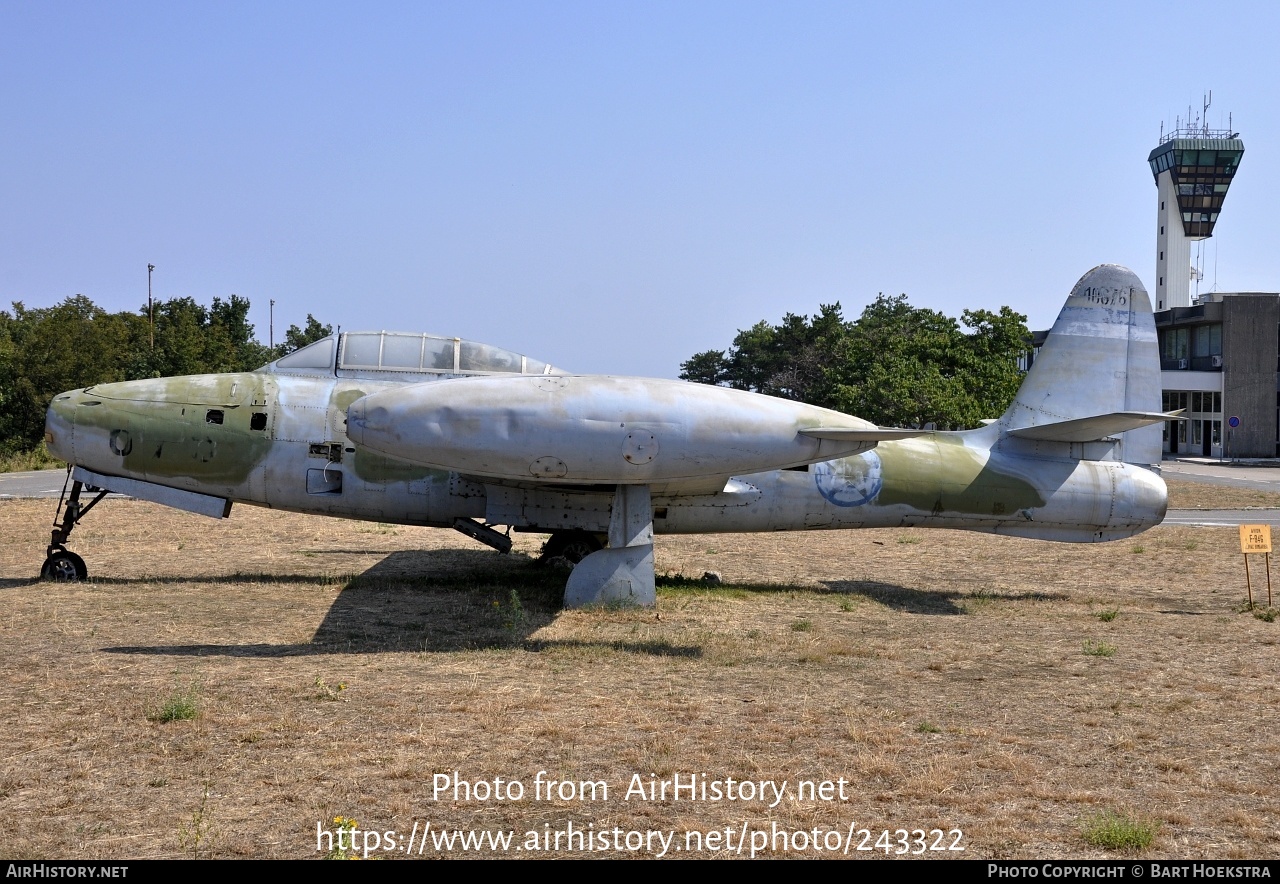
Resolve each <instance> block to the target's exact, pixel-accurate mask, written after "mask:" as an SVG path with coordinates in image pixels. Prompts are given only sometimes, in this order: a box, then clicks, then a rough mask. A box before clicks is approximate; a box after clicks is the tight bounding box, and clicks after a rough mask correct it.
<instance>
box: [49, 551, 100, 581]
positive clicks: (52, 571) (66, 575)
mask: <svg viewBox="0 0 1280 884" xmlns="http://www.w3.org/2000/svg"><path fill="white" fill-rule="evenodd" d="M88 576H89V569H88V568H86V567H85V564H84V559H82V558H80V557H79V556H78V555H76V554H75V553H73V552H70V551H69V550H65V549H61V550H58V551H56V552H52V553H50V554H49V558H47V559H45V560H44V565H43V566H42V567H41V568H40V579H41V580H53V581H56V582H58V583H66V582H69V581H73V580H84V579H85V578H86V577H88Z"/></svg>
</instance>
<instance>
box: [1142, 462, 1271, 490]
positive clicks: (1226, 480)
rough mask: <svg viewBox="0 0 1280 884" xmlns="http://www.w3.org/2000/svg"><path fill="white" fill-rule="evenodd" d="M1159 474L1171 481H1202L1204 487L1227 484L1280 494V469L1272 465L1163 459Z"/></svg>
mask: <svg viewBox="0 0 1280 884" xmlns="http://www.w3.org/2000/svg"><path fill="white" fill-rule="evenodd" d="M1160 472H1161V473H1162V474H1163V475H1165V476H1168V477H1170V478H1174V479H1187V480H1188V481H1191V482H1204V483H1206V484H1208V485H1231V486H1234V487H1236V488H1252V489H1254V490H1256V491H1280V466H1276V465H1274V464H1273V463H1266V464H1248V463H1223V464H1219V463H1199V462H1193V461H1183V460H1180V461H1173V460H1167V461H1165V462H1164V464H1163V465H1162V467H1161V469H1160Z"/></svg>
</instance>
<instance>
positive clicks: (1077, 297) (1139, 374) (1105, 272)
mask: <svg viewBox="0 0 1280 884" xmlns="http://www.w3.org/2000/svg"><path fill="white" fill-rule="evenodd" d="M1163 419H1165V418H1164V416H1162V415H1161V414H1160V352H1159V348H1158V347H1157V346H1156V326H1155V317H1154V316H1153V315H1152V313H1151V299H1150V298H1149V297H1148V296H1147V290H1146V289H1145V288H1143V286H1142V281H1141V280H1140V279H1138V276H1137V274H1135V273H1134V272H1133V271H1132V270H1129V269H1128V268H1126V267H1121V266H1120V265H1119V264H1103V265H1101V266H1098V267H1095V268H1093V269H1092V270H1090V271H1089V272H1088V273H1086V274H1085V275H1084V276H1082V277H1080V281H1079V282H1077V283H1076V285H1075V288H1073V289H1072V290H1071V294H1070V296H1068V298H1067V303H1066V304H1065V305H1064V306H1063V308H1062V312H1061V313H1059V314H1058V321H1057V322H1055V323H1054V324H1053V329H1052V331H1050V332H1049V337H1048V338H1047V339H1046V340H1045V342H1044V346H1043V347H1041V349H1040V353H1039V355H1038V356H1037V357H1036V360H1035V362H1034V363H1032V366H1031V370H1030V371H1028V372H1027V376H1026V378H1025V379H1024V380H1023V382H1022V386H1021V388H1019V390H1018V395H1017V396H1015V397H1014V400H1013V404H1012V405H1010V406H1009V410H1008V411H1006V412H1005V414H1004V417H1002V418H1001V419H1000V424H1001V426H1002V428H1003V429H1004V430H1005V432H1006V433H1008V434H1010V435H1014V436H1022V437H1024V438H1032V439H1054V440H1058V441H1081V440H1080V439H1079V438H1073V439H1069V438H1067V437H1068V436H1070V435H1072V434H1074V435H1075V436H1077V437H1078V436H1079V435H1080V434H1081V432H1082V429H1081V428H1091V429H1092V428H1097V429H1098V430H1099V432H1100V433H1101V432H1108V431H1109V432H1121V436H1120V438H1121V442H1120V444H1119V450H1118V454H1119V457H1120V459H1121V460H1123V461H1125V462H1127V463H1133V464H1156V463H1159V462H1160V456H1161V436H1160V427H1159V425H1158V424H1159V421H1161V420H1163ZM1068 421H1071V422H1074V425H1073V426H1071V427H1067V426H1063V427H1062V428H1061V429H1062V431H1063V432H1062V433H1057V432H1056V431H1055V429H1053V428H1052V427H1051V425H1054V424H1066V422H1068ZM1144 424H1145V426H1144ZM1126 427H1140V428H1139V429H1123V430H1122V428H1126ZM1032 428H1036V429H1032ZM1107 428H1110V429H1109V430H1108V429H1107ZM1085 435H1088V433H1087V432H1085Z"/></svg>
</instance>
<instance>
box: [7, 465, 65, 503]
mask: <svg viewBox="0 0 1280 884" xmlns="http://www.w3.org/2000/svg"><path fill="white" fill-rule="evenodd" d="M66 480H67V471H66V470H31V471H28V472H25V473H0V500H5V499H7V498H14V497H57V496H58V495H59V494H61V493H62V484H63V483H64V482H65V481H66Z"/></svg>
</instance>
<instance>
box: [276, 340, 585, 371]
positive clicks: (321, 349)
mask: <svg viewBox="0 0 1280 884" xmlns="http://www.w3.org/2000/svg"><path fill="white" fill-rule="evenodd" d="M259 370H260V371H266V372H271V373H273V374H308V375H314V374H327V375H336V376H337V377H387V376H388V375H389V374H390V373H393V372H394V373H395V374H397V375H400V376H404V375H426V376H429V377H439V376H441V375H450V376H461V375H475V374H563V372H562V371H561V370H560V369H558V368H555V367H554V366H551V365H548V364H547V363H545V362H540V361H538V360H537V359H531V358H529V357H528V356H524V355H522V354H520V353H514V352H512V351H511V350H503V349H501V348H500V347H492V346H490V345H488V344H481V343H477V342H475V341H464V340H462V339H461V338H442V337H438V336H436V335H425V334H408V333H404V332H385V331H383V332H342V333H340V334H336V335H330V336H329V337H327V338H323V339H322V340H319V341H316V342H315V343H312V344H308V345H307V346H305V347H302V348H301V349H298V350H295V351H294V352H292V353H290V354H289V355H287V356H281V357H280V358H279V359H277V360H276V361H275V362H271V363H269V364H267V365H264V366H263V367H262V368H261V369H259Z"/></svg>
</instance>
